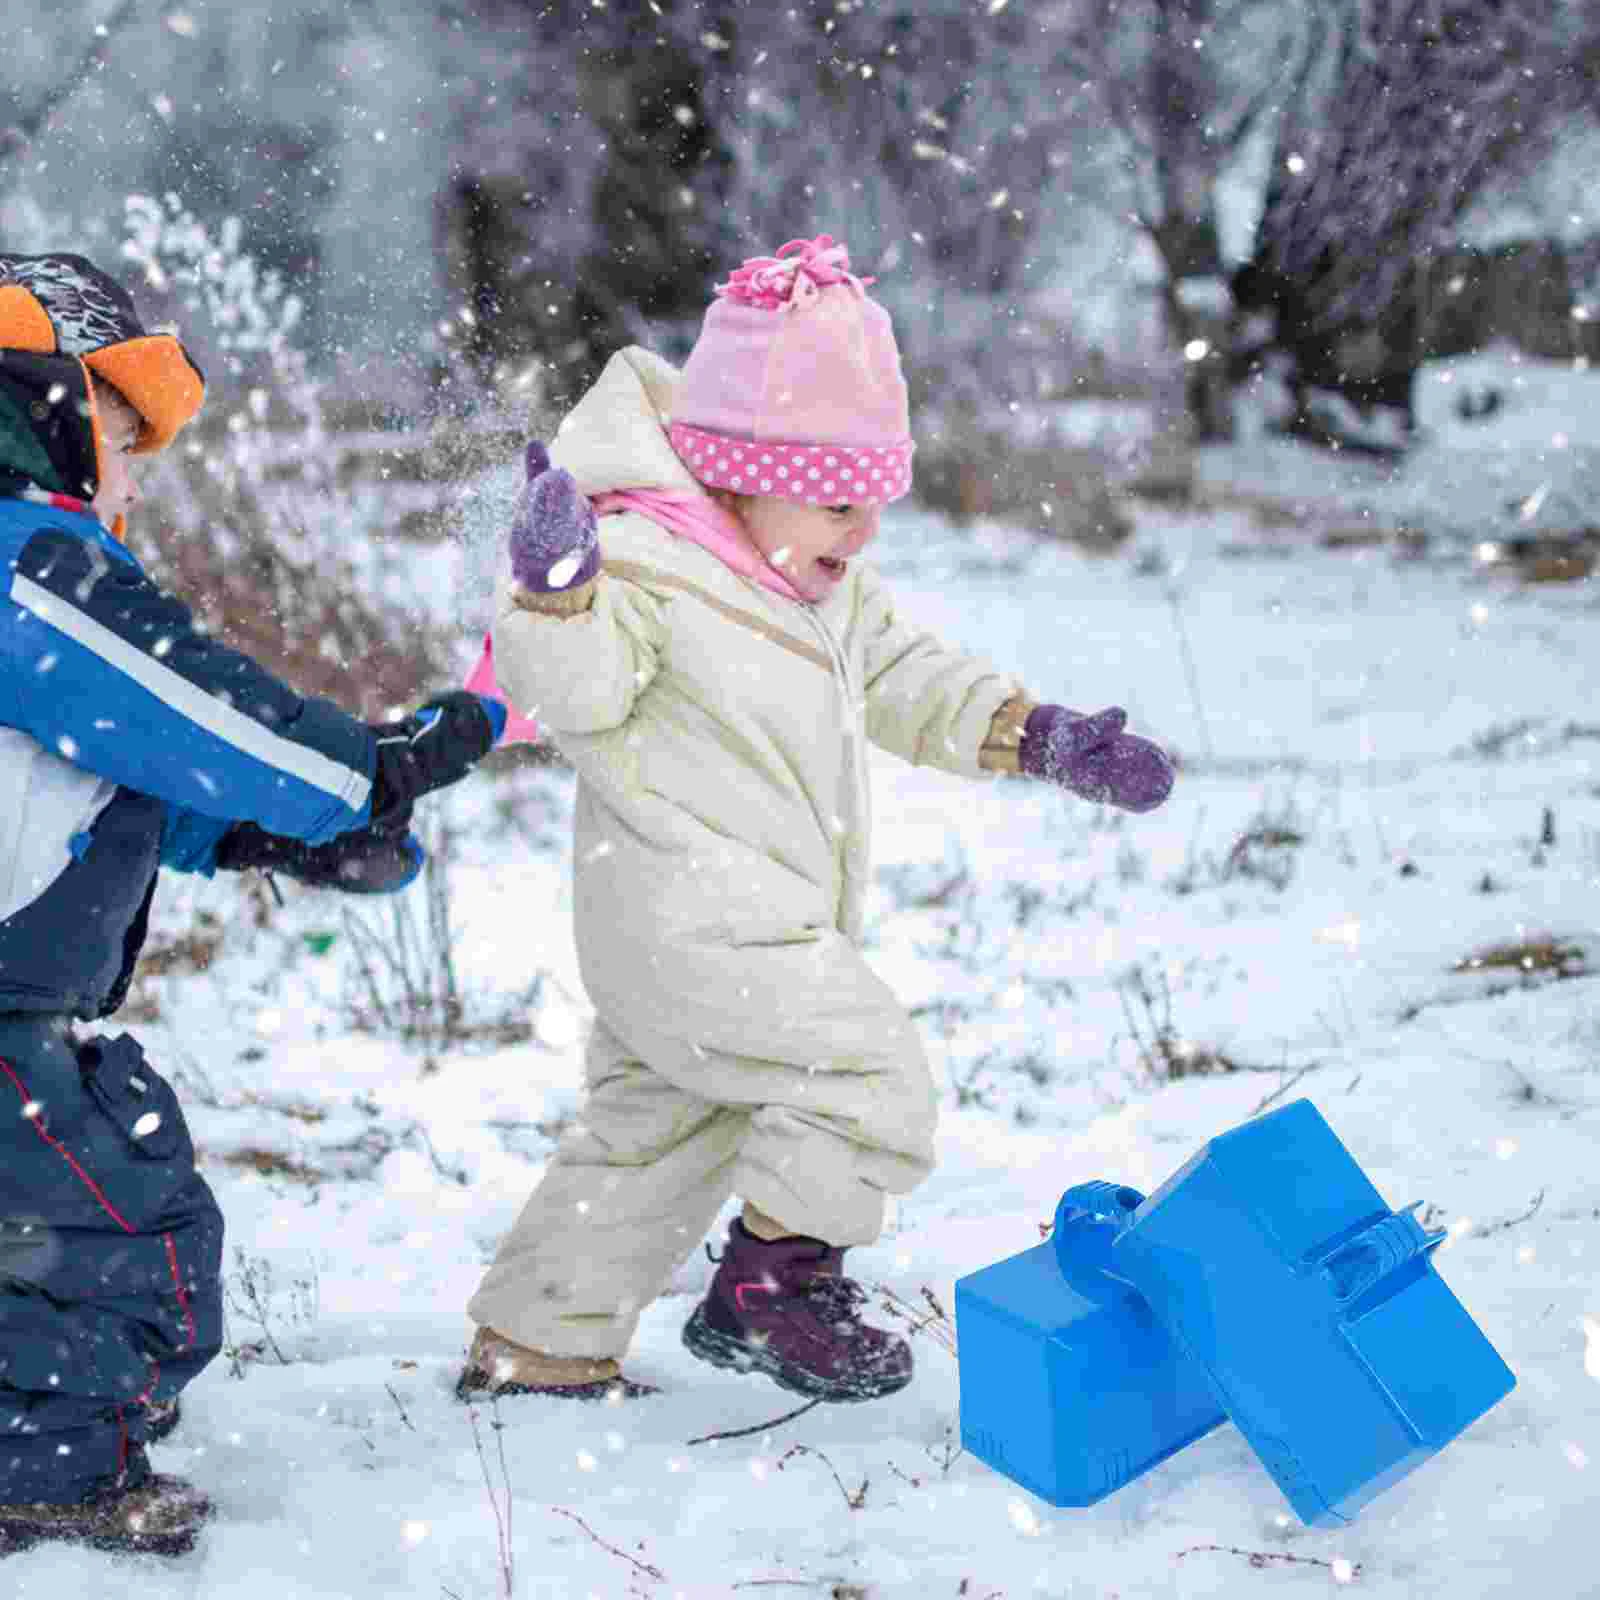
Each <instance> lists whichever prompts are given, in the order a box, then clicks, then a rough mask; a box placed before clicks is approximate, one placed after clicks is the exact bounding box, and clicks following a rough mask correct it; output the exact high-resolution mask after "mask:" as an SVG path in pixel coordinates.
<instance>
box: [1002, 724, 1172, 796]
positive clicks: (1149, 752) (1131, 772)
mask: <svg viewBox="0 0 1600 1600" xmlns="http://www.w3.org/2000/svg"><path fill="white" fill-rule="evenodd" d="M1127 720H1128V714H1127V712H1125V711H1123V710H1122V709H1121V708H1120V707H1117V706H1112V707H1111V708H1110V709H1109V710H1106V711H1097V712H1095V714H1094V715H1093V716H1092V717H1085V716H1080V715H1079V714H1078V713H1077V712H1076V711H1068V710H1067V708H1066V707H1065V706H1035V707H1034V708H1033V710H1032V711H1030V712H1029V713H1028V720H1027V723H1026V724H1025V725H1024V728H1023V733H1022V744H1021V747H1020V748H1019V749H1018V751H1017V760H1018V764H1019V765H1020V766H1021V768H1022V770H1023V771H1024V772H1025V773H1027V775H1028V776H1029V777H1030V778H1042V779H1043V780H1044V781H1045V782H1046V783H1054V784H1059V785H1060V786H1061V787H1062V788H1063V789H1070V790H1071V791H1072V793H1073V794H1075V795H1078V796H1079V797H1080V798H1082V799H1084V800H1094V801H1097V802H1099V803H1101V804H1105V805H1113V806H1121V807H1122V809H1123V810H1124V811H1154V810H1155V808H1156V807H1157V806H1158V805H1160V804H1161V802H1162V801H1163V800H1165V799H1166V798H1167V796H1168V795H1169V794H1171V793H1172V780H1173V771H1172V763H1171V762H1170V761H1169V760H1168V759H1167V757H1166V755H1165V753H1164V752H1163V751H1162V750H1160V749H1159V748H1158V747H1157V746H1155V745H1153V744H1151V742H1150V741H1149V740H1148V739H1140V738H1138V737H1136V736H1135V735H1134V734H1131V733H1124V732H1123V731H1122V730H1123V728H1124V726H1125V725H1126V723H1127Z"/></svg>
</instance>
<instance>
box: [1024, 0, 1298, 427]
mask: <svg viewBox="0 0 1600 1600" xmlns="http://www.w3.org/2000/svg"><path fill="white" fill-rule="evenodd" d="M1055 9H1056V13H1057V17H1058V25H1059V27H1060V28H1061V31H1062V44H1061V52H1062V53H1061V63H1062V66H1063V67H1064V68H1066V69H1070V71H1071V72H1072V74H1073V75H1074V76H1075V77H1076V78H1077V79H1079V80H1081V88H1082V90H1083V91H1084V93H1085V94H1086V95H1088V96H1089V97H1090V98H1091V101H1092V103H1093V104H1094V105H1095V106H1096V108H1097V109H1098V110H1099V112H1100V114H1101V116H1102V118H1103V121H1104V125H1105V126H1106V128H1107V129H1108V130H1109V131H1110V132H1111V133H1112V135H1113V136H1114V142H1115V144H1114V156H1113V159H1114V163H1115V167H1116V169H1117V172H1118V175H1119V177H1120V179H1121V182H1120V184H1119V185H1117V186H1116V187H1114V188H1113V190H1112V193H1113V194H1114V195H1115V196H1116V198H1117V201H1118V202H1119V210H1121V211H1122V212H1123V213H1124V214H1127V215H1131V217H1132V219H1133V221H1134V224H1135V226H1136V227H1138V228H1139V230H1140V231H1141V232H1142V233H1144V234H1145V236H1146V237H1147V238H1148V239H1149V241H1150V243H1151V245H1152V246H1153V247H1154V249H1155V252H1156V254H1157V256H1158V258H1159V260H1160V262H1161V265H1162V270H1163V284H1162V306H1163V310H1164V313H1165V316H1166V323H1167V329H1168V333H1169V336H1170V340H1171V343H1172V345H1173V347H1174V348H1175V349H1177V350H1182V351H1184V352H1185V353H1186V358H1187V360H1186V375H1187V383H1186V397H1187V401H1188V408H1189V413H1190V417H1191V420H1192V422H1193V425H1194V427H1195V430H1196V432H1197V433H1198V434H1199V435H1200V437H1202V438H1216V437H1221V436H1224V435H1225V434H1227V433H1228V432H1229V431H1230V428H1231V422H1230V407H1229V404H1228V382H1227V347H1228V344H1229V342H1230V330H1231V323H1232V317H1231V310H1232V308H1231V304H1230V301H1229V296H1228V292H1227V286H1226V282H1225V279H1226V273H1227V263H1226V262H1225V261H1224V259H1223V251H1222V240H1221V232H1220V228H1219V222H1218V209H1217V186H1218V182H1219V180H1220V179H1221V178H1222V177H1223V175H1224V174H1225V173H1226V172H1227V171H1228V169H1229V168H1230V167H1231V166H1232V165H1233V164H1234V163H1236V162H1237V161H1238V160H1239V159H1240V157H1241V153H1242V152H1243V151H1244V149H1245V147H1246V145H1247V144H1248V142H1249V141H1250V139H1251V138H1252V136H1253V135H1255V134H1256V133H1257V131H1258V129H1259V128H1261V126H1262V125H1263V122H1264V119H1269V118H1271V117H1273V116H1276V115H1278V114H1279V113H1280V112H1281V109H1282V107H1283V106H1284V104H1285V103H1291V104H1292V103H1293V102H1294V101H1296V100H1297V99H1298V98H1299V96H1300V95H1301V94H1302V93H1303V91H1304V88H1305V84H1306V81H1307V78H1308V77H1309V75H1310V74H1311V72H1312V70H1313V68H1314V67H1315V65H1316V63H1317V61H1318V60H1319V59H1320V57H1321V54H1322V51H1323V47H1324V45H1325V43H1326V39H1327V27H1326V19H1327V15H1328V6H1327V3H1326V0H1310V3H1307V0H1076V3H1069V4H1065V5H1062V6H1058V7H1056V8H1055Z"/></svg>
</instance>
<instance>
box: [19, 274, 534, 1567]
mask: <svg viewBox="0 0 1600 1600" xmlns="http://www.w3.org/2000/svg"><path fill="white" fill-rule="evenodd" d="M204 393H205V388H204V381H203V379H202V377H201V374H200V372H199V370H198V369H197V368H196V366H195V364H194V362H193V361H192V360H191V359H190V358H189V356H188V355H187V353H186V352H185V351H184V349H183V346H182V345H181V344H180V343H179V342H178V340H177V339H176V338H174V337H173V336H171V335H169V334H149V333H147V332H146V331H145V329H144V328H143V326H142V325H141V324H140V321H139V318H138V315H137V313H136V311H135V308H134V305H133V302H132V300H131V299H130V297H129V296H128V294H127V293H126V291H125V290H124V289H123V288H122V287H121V286H120V285H119V284H118V283H116V282H115V281H114V280H113V279H111V278H110V277H108V276H106V275H105V274H104V273H102V272H100V271H99V270H98V269H96V268H95V267H94V266H93V265H92V264H91V263H90V262H88V261H86V260H84V259H83V258H82V257H79V256H71V255H35V256H21V255H8V254H3V253H0V555H3V561H0V583H3V584H4V586H5V592H4V596H3V598H0V1103H4V1102H7V1101H9V1103H10V1106H11V1110H10V1114H9V1115H0V1555H4V1554H5V1553H7V1552H8V1551H9V1550H13V1549H17V1548H21V1547H24V1546H26V1545H29V1544H32V1543H36V1542H38V1541H40V1540H44V1539H66V1540H76V1541H81V1542H86V1543H90V1544H93V1545H97V1546H100V1547H103V1548H126V1549H135V1550H147V1551H157V1552H162V1553H176V1552H179V1551H182V1550H185V1549H187V1548H189V1546H190V1545H191V1544H192V1543H193V1540H194V1537H195V1533H196V1531H197V1529H198V1527H199V1525H200V1524H201V1522H202V1521H203V1519H204V1517H205V1515H206V1511H207V1504H206V1501H205V1499H204V1497H203V1496H202V1495H200V1494H199V1493H198V1492H197V1491H195V1490H194V1489H192V1488H191V1487H190V1486H189V1485H187V1484H185V1483H183V1482H182V1481H181V1480H178V1479H173V1478H168V1477H163V1476H158V1475H154V1474H152V1473H151V1471H150V1467H149V1464H148V1462H147V1460H146V1457H145V1452H144V1444H145V1441H146V1439H147V1438H148V1437H149V1431H150V1427H151V1419H152V1416H153V1415H156V1414H158V1411H159V1409H160V1408H165V1409H166V1411H167V1412H168V1414H170V1411H171V1406H172V1403H173V1402H174V1400H175V1398H176V1396H177V1394H178V1392H179V1391H180V1390H181V1389H182V1388H183V1386H184V1385H185V1384H186V1383H188V1382H189V1380H190V1379H191V1378H193V1377H194V1376H195V1374H196V1373H198V1372H199V1371H200V1370H201V1369H202V1368H203V1367H204V1366H205V1365H206V1363H207V1362H208V1361H210V1360H211V1358H212V1357H213V1356H214V1355H215V1354H216V1353H217V1350H218V1348H219V1347H220V1343H221V1331H222V1307H221V1259H222V1218H221V1215H220V1213H219V1211H218V1209H217V1205H216V1201H215V1200H214V1198H213V1197H212V1194H211V1191H210V1189H209V1188H208V1187H207V1185H206V1182H205V1180H204V1179H203V1178H201V1177H200V1176H199V1174H198V1173H197V1172H196V1171H195V1164H194V1147H193V1145H192V1143H191V1142H190V1137H189V1133H188V1129H187V1128H186V1126H185V1124H184V1118H183V1114H182V1112H181V1111H180V1109H179V1107H178V1104H177V1102H176V1100H175V1098H174V1096H173V1092H172V1090H171V1088H170V1087H169V1086H168V1085H167V1084H166V1082H164V1081H163V1079H162V1078H161V1076H160V1075H159V1074H158V1073H157V1072H155V1071H154V1070H153V1069H152V1068H151V1066H150V1064H149V1063H148V1062H147V1061H146V1060H145V1058H144V1054H143V1052H142V1051H141V1049H140V1047H139V1045H138V1044H137V1043H136V1042H135V1041H134V1040H133V1039H132V1038H131V1037H130V1036H129V1035H128V1034H126V1033H119V1034H118V1035H116V1036H115V1037H108V1036H105V1035H93V1036H88V1035H84V1034H81V1033H79V1032H78V1031H77V1030H76V1029H75V1027H74V1022H75V1021H92V1020H96V1019H99V1018H102V1017H106V1016H109V1015H110V1014H111V1013H112V1012H114V1011H115V1010H116V1009H117V1007H118V1005H119V1004H120V1003H121V1001H122V998H123V996H124V994H125V993H126V991H127V987H128V982H129V979H130V978H131V976H132V973H133V967H134V963H135V961H136V960H137V958H138V955H139V950H140V946H141V945H142V943H143V941H144V936H145V929H146V923H147V919H148V916H149V910H150V901H151V897H152V895H153V894H154V891H155V884H156V877H157V871H158V868H160V867H162V866H170V867H175V868H177V869H178V870H180V871H185V872H203V873H207V874H209V873H211V872H213V871H215V870H216V868H218V867H224V868H233V869H237V868H243V867H261V868H265V869H268V870H274V871H279V872H283V873H285V874H287V875H289V876H292V877H295V878H297V879H299V880H301V881H303V882H306V883H311V884H320V885H324V886H327V887H332V888H338V889H346V890H353V891H356V892H367V893H374V892H376V893H383V892H390V891H392V890H395V889H399V888H403V887H404V886H405V885H406V884H407V883H409V882H411V881H412V879H413V878H414V877H415V876H416V874H417V871H418V870H419V868H420V865H421V851H420V849H419V848H418V846H417V844H416V841H415V840H414V839H413V838H412V836H411V835H410V833H409V832H408V825H409V820H410V816H411V808H412V804H413V802H414V801H416V800H417V799H418V798H419V797H420V796H421V795H423V794H426V793H427V792H429V791H430V790H433V789H437V788H440V787H442V786H444V785H446V784H449V783H453V782H455V781H456V780H457V779H459V778H461V777H462V776H464V775H465V773H466V772H467V771H468V770H469V769H470V768H471V767H472V766H473V765H474V763H476V762H477V761H478V760H479V759H480V758H481V757H482V756H483V755H484V754H486V753H487V751H488V750H489V749H490V747H491V746H492V744H493V743H494V740H495V738H496V737H497V736H498V734H499V732H500V730H501V728H502V726H503V725H504V716H505V713H504V708H503V707H502V706H500V705H499V704H498V702H496V701H493V700H488V699H483V698H480V697H479V696H477V695H472V694H467V693H456V694H450V695H446V696H444V697H442V698H440V699H437V700H434V701H431V702H429V703H428V704H426V705H425V706H423V707H422V708H420V709H419V710H418V711H417V712H416V713H414V714H413V715H412V716H410V717H407V718H405V719H404V720H403V721H399V722H395V723H391V724H387V725H383V726H369V725H368V724H366V723H364V722H360V721H357V720H356V719H354V718H352V717H350V716H347V715H346V714H345V713H344V712H342V711H340V710H339V709H338V708H337V707H336V706H334V705H332V704H330V703H329V702H327V701H324V700H308V699H303V698H302V697H301V696H300V695H298V694H296V693H295V692H294V690H292V689H291V688H289V687H288V685H286V684H285V683H283V682H281V681H280V680H279V679H278V678H276V677H274V676H273V675H272V674H271V673H269V672H268V671H266V670H265V669H264V668H263V667H261V666H260V665H258V664H257V663H256V662H255V661H253V660H251V659H250V658H249V657H248V656H245V655H242V654H240V653H239V652H238V651H235V650H231V649H229V648H228V647H226V646H225V645H222V644H220V643H218V642H217V641H216V640H215V639H212V638H210V637H208V636H207V635H206V634H205V633H203V632H202V631H201V630H200V629H198V628H197V627H196V626H195V624H194V622H193V620H192V618H191V616H190V613H189V611H188V609H187V608H186V607H185V606H184V605H183V604H182V603H181V602H179V601H178V600H176V599H174V598H173V597H172V596H171V595H169V594H166V593H163V592H162V590H161V589H159V588H158V587H157V586H156V585H155V584H154V583H152V582H151V580H150V579H149V578H148V577H147V576H146V575H145V573H144V571H143V570H142V569H141V568H140V566H139V563H138V562H137V561H136V560H135V559H134V558H133V556H132V555H131V554H130V553H129V552H128V551H127V549H126V548H125V547H124V546H123V545H122V543H121V542H120V538H119V535H120V532H121V530H122V526H123V520H124V516H125V513H126V511H127V509H128V507H129V506H130V505H131V504H132V503H133V502H134V501H135V500H136V499H137V488H136V485H135V482H134V478H133V474H132V470H131V464H130V458H131V457H134V456H138V455H144V454H149V453H151V452H153V451H158V450H161V449H164V448H165V447H166V446H167V445H168V444H170V443H171V442H172V440H173V438H174V436H175V435H176V434H177V433H178V431H179V429H181V428H182V427H183V426H184V424H185V423H187V422H188V421H189V420H190V418H192V417H193V416H194V414H195V413H196V412H197V411H198V410H199V408H200V405H201V402H202V400H203V398H204Z"/></svg>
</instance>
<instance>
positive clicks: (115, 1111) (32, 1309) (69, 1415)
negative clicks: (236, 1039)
mask: <svg viewBox="0 0 1600 1600" xmlns="http://www.w3.org/2000/svg"><path fill="white" fill-rule="evenodd" d="M221 1344H222V1213H221V1212H220V1211H219V1210H218V1209H217V1203H216V1200H215V1199H214V1198H213V1196H212V1193H211V1190H210V1187H209V1186H208V1185H207V1183H206V1181H205V1179H204V1178H202V1177H201V1176H200V1175H199V1173H197V1172H196V1171H195V1166H194V1145H193V1143H192V1142H191V1140H190V1137H189V1130H188V1127H187V1126H186V1124H185V1122H184V1119H183V1113H182V1112H181V1111H180V1110H179V1108H178V1102H177V1097H176V1096H175V1095H174V1094H173V1091H172V1088H171V1086H170V1085H168V1084H167V1083H166V1081H165V1080H164V1079H162V1078H161V1077H159V1076H158V1075H157V1074H156V1073H155V1072H153V1071H152V1070H151V1068H150V1066H149V1064H148V1063H147V1062H146V1061H145V1058H144V1051H143V1050H142V1049H141V1048H140V1047H139V1045H138V1044H137V1043H136V1042H135V1041H134V1039H133V1038H132V1037H131V1036H130V1035H128V1034H126V1033H124V1034H119V1035H118V1036H117V1037H116V1038H114V1039H112V1038H105V1037H98V1038H94V1039H91V1040H89V1041H87V1042H86V1043H81V1044H76V1045H75V1044H74V1043H73V1042H72V1040H71V1039H70V1038H69V1036H68V1033H67V1029H66V1025H65V1023H64V1021H62V1020H61V1019H58V1018H53V1017H28V1016H25V1015H21V1014H19V1013H16V1012H12V1013H8V1014H4V1015H0V1504H15V1503H17V1502H22V1501H46V1502H49V1503H52V1504H57V1505H62V1504H72V1503H76V1502H78V1501H80V1500H85V1499H88V1498H90V1497H92V1496H93V1495H94V1494H96V1493H98V1492H100V1491H102V1490H104V1489H107V1488H112V1487H119V1486H121V1487H133V1486H134V1485H136V1484H137V1483H138V1482H139V1481H140V1480H141V1479H142V1478H143V1477H144V1476H145V1474H146V1473H147V1472H148V1470H149V1468H148V1466H147V1465H146V1463H145V1460H144V1451H143V1449H142V1445H143V1441H144V1435H145V1425H146V1424H145V1406H146V1403H147V1402H149V1401H151V1400H169V1399H171V1398H172V1397H173V1396H175V1395H176V1394H177V1393H178V1391H179V1390H180V1389H182V1388H183V1386H184V1385H185V1384H186V1383H188V1381H189V1380H190V1379H191V1378H193V1377H194V1376H195V1374H196V1373H198V1372H199V1371H200V1370H201V1369H202V1368H203V1367H204V1366H205V1365H206V1363H207V1362H208V1361H210V1360H211V1358H212V1357H213V1356H214V1355H216V1353H217V1351H218V1350H219V1349H220V1348H221Z"/></svg>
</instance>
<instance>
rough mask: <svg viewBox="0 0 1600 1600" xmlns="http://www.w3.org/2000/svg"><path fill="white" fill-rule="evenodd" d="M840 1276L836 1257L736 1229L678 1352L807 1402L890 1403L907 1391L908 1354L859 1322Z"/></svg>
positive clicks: (818, 1247) (811, 1245)
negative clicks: (760, 1379)
mask: <svg viewBox="0 0 1600 1600" xmlns="http://www.w3.org/2000/svg"><path fill="white" fill-rule="evenodd" d="M713 1259H716V1258H713ZM843 1269H844V1250H843V1249H842V1248H836V1247H834V1246H833V1245H828V1244H824V1243H823V1242H822V1240H820V1239H808V1238H805V1237H802V1236H796V1237H791V1238H787V1239H774V1240H772V1241H770V1242H769V1241H767V1240H765V1239H758V1238H756V1236H755V1235H754V1234H753V1233H750V1232H748V1231H747V1230H746V1228H745V1226H744V1224H743V1222H741V1221H738V1220H737V1219H736V1220H735V1221H734V1224H733V1226H732V1227H731V1228H730V1229H729V1230H728V1244H727V1248H726V1249H725V1250H724V1251H723V1253H722V1256H721V1258H720V1261H719V1264H718V1266H717V1275H716V1277H714V1278H713V1279H712V1280H711V1289H710V1292H709V1293H708V1294H707V1295H706V1297H705V1299H704V1300H702V1301H701V1302H700V1304H699V1306H698V1307H697V1308H696V1310H695V1313H694V1315H693V1316H692V1317H690V1319H689V1321H688V1322H687V1323H686V1324H685V1326H684V1330H683V1342H684V1344H685V1345H686V1346H687V1347H688V1349H689V1350H690V1352H691V1353H693V1354H694V1355H697V1356H699V1358H700V1359H701V1360H702V1361H709V1362H710V1363H711V1365H712V1366H714V1367H732V1368H734V1369H735V1370H737V1371H740V1372H761V1373H765V1375H766V1376H767V1377H769V1378H771V1379H772V1381H773V1382H774V1383H776V1384H778V1385H779V1386H780V1387H782V1388H785V1389H792V1390H793V1391H794V1392H795V1393H796V1394H803V1395H809V1396H810V1397H811V1398H812V1399H814V1400H876V1399H877V1398H878V1397H879V1396H880V1395H886V1394H893V1393H894V1392H895V1390H896V1389H903V1388H905V1386H906V1385H907V1384H908V1383H910V1382H911V1346H910V1345H909V1344H907V1343H906V1341H905V1340H904V1339H902V1338H900V1337H899V1336H898V1335H896V1334H892V1333H886V1332H884V1330H883V1329H881V1328H872V1327H868V1326H867V1325H866V1324H865V1323H863V1322H862V1321H861V1320H860V1318H859V1315H858V1312H859V1309H860V1307H861V1306H862V1305H863V1304H864V1303H865V1302H866V1299H867V1293H866V1290H864V1289H863V1288H862V1287H861V1285H860V1284H859V1283H856V1282H855V1281H854V1280H853V1279H851V1278H846V1277H845V1276H843Z"/></svg>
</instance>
